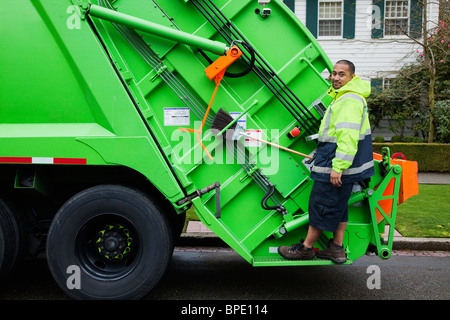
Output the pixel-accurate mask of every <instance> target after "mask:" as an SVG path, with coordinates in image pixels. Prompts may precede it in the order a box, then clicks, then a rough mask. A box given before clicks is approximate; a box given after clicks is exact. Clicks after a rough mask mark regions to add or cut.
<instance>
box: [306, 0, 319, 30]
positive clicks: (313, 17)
mask: <svg viewBox="0 0 450 320" xmlns="http://www.w3.org/2000/svg"><path fill="white" fill-rule="evenodd" d="M318 13H319V0H306V27H307V28H308V29H309V31H310V32H311V33H312V35H313V36H314V37H315V38H317V20H318V18H319V16H318Z"/></svg>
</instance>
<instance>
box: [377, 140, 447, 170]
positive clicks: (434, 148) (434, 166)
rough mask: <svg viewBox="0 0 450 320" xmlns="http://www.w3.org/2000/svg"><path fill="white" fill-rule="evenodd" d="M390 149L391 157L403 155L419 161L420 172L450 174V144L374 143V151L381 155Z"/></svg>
mask: <svg viewBox="0 0 450 320" xmlns="http://www.w3.org/2000/svg"><path fill="white" fill-rule="evenodd" d="M383 147H389V149H390V151H391V156H392V155H393V154H394V153H397V152H400V153H403V154H404V155H405V157H406V160H412V161H417V164H418V167H419V171H422V172H427V171H436V172H450V144H438V143H373V151H374V152H376V153H380V154H381V149H382V148H383Z"/></svg>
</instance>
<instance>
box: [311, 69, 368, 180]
mask: <svg viewBox="0 0 450 320" xmlns="http://www.w3.org/2000/svg"><path fill="white" fill-rule="evenodd" d="M328 93H329V94H330V95H332V96H333V98H334V100H333V102H332V103H331V105H330V107H329V108H328V109H327V111H326V113H325V115H324V117H323V119H322V123H321V125H320V128H319V145H318V147H317V152H316V159H315V161H314V166H313V168H312V172H311V178H312V179H314V180H318V181H323V182H330V173H331V170H334V171H336V172H338V173H340V172H342V178H341V180H342V182H343V183H345V182H357V181H361V180H364V179H367V178H369V177H370V176H372V175H373V174H374V169H373V150H372V136H371V131H370V124H369V115H368V111H367V103H366V100H365V97H368V96H369V94H370V84H369V83H368V82H367V81H363V80H361V79H359V78H358V77H357V76H355V77H354V78H353V79H352V80H351V81H349V82H348V83H347V84H346V85H344V86H343V87H342V88H340V89H338V90H335V89H333V88H331V89H330V91H329V92H328Z"/></svg>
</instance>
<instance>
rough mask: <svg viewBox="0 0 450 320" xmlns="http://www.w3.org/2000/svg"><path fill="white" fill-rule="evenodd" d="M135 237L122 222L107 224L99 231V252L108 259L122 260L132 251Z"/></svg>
mask: <svg viewBox="0 0 450 320" xmlns="http://www.w3.org/2000/svg"><path fill="white" fill-rule="evenodd" d="M132 241H133V239H132V238H131V237H130V232H129V230H128V229H127V228H125V227H124V226H122V225H120V224H116V225H114V226H112V225H106V226H105V228H104V229H103V230H100V231H99V232H98V239H97V241H96V244H97V248H98V252H99V253H100V255H102V256H103V257H105V258H106V259H108V260H112V259H116V260H121V259H123V257H124V256H125V255H126V254H128V253H129V252H130V251H131V247H130V245H131V243H132Z"/></svg>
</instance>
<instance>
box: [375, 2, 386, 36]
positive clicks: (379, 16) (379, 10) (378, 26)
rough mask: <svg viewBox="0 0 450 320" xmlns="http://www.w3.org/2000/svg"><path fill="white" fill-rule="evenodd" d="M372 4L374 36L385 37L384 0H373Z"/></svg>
mask: <svg viewBox="0 0 450 320" xmlns="http://www.w3.org/2000/svg"><path fill="white" fill-rule="evenodd" d="M372 5H373V6H374V8H373V9H372V38H383V34H384V0H373V1H372Z"/></svg>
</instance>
